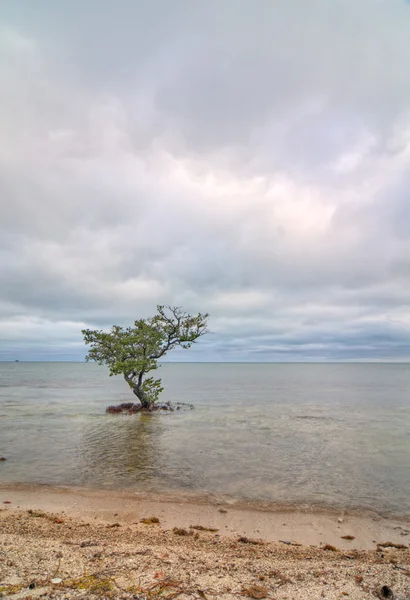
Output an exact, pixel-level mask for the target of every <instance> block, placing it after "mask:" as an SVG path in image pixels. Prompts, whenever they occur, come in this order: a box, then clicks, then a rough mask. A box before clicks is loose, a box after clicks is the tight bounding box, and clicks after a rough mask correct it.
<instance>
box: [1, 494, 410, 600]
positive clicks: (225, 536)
mask: <svg viewBox="0 0 410 600" xmlns="http://www.w3.org/2000/svg"><path fill="white" fill-rule="evenodd" d="M147 517H156V518H157V519H158V520H159V523H143V522H141V520H142V519H144V518H147ZM207 529H217V530H218V531H209V530H207ZM344 535H350V536H354V539H353V540H350V541H349V540H346V539H342V536H344ZM386 542H390V543H391V544H393V546H391V545H387V546H385V545H380V544H386ZM409 543H410V523H408V522H405V521H401V520H399V519H388V518H383V517H381V516H377V515H372V514H370V513H368V514H342V513H340V512H332V511H325V510H318V509H315V510H314V509H309V508H305V509H302V508H300V507H299V508H298V509H297V510H295V509H294V508H292V507H277V508H276V509H275V510H272V509H270V510H266V508H265V509H264V508H263V507H262V508H261V507H259V508H256V507H250V506H246V505H240V504H239V503H236V504H232V503H229V504H226V503H225V504H221V503H217V504H212V503H210V502H205V501H202V502H201V501H199V500H197V501H195V502H194V501H193V500H192V499H191V498H181V497H167V498H165V497H163V496H153V495H148V494H135V493H129V492H121V493H119V492H118V493H116V492H106V491H95V490H83V489H81V490H80V489H62V488H51V487H47V486H23V485H17V486H14V485H13V486H11V485H0V595H1V594H2V595H3V597H6V598H11V599H16V600H21V599H23V598H24V599H26V600H28V599H30V600H34V598H40V597H42V598H47V599H48V598H50V599H52V598H55V599H56V600H57V599H58V600H63V599H69V600H71V599H75V598H87V599H88V598H89V599H93V598H122V599H123V600H128V599H134V600H135V599H136V598H138V599H140V600H143V599H145V598H159V597H161V598H169V599H173V598H177V597H178V598H181V599H182V600H183V599H184V598H201V599H202V600H204V599H205V600H211V599H215V598H224V599H225V598H226V600H231V599H233V598H238V597H250V598H264V597H266V598H271V599H278V600H279V599H286V598H287V599H288V600H290V599H293V598H301V599H302V598H303V599H316V598H317V599H319V598H328V599H334V598H344V597H350V598H357V599H364V598H374V597H378V594H379V593H380V590H381V588H382V586H388V587H390V588H391V589H392V590H393V592H394V594H395V597H396V598H397V599H407V598H409V599H410V550H409ZM299 544H300V545H299ZM377 544H379V545H377ZM394 544H396V545H397V546H399V547H395V546H394Z"/></svg>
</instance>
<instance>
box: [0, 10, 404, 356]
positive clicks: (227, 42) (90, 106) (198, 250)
mask: <svg viewBox="0 0 410 600" xmlns="http://www.w3.org/2000/svg"><path fill="white" fill-rule="evenodd" d="M0 203H1V219H0V359H11V360H14V359H20V360H36V359H37V360H82V359H83V358H84V354H85V347H84V345H83V342H82V338H81V333H80V330H81V329H82V328H83V327H84V326H88V327H93V326H96V327H99V328H105V327H109V326H110V325H112V324H113V323H116V324H117V323H118V324H129V323H131V322H132V321H133V320H134V319H136V318H140V317H144V316H149V315H150V314H152V313H153V312H154V311H155V307H156V304H158V303H164V304H173V305H182V306H183V307H184V308H186V309H187V310H189V311H191V312H197V311H202V312H206V311H207V312H210V313H211V315H212V317H211V322H210V326H211V330H212V332H213V334H212V335H211V336H208V337H207V338H206V339H205V338H204V339H203V340H201V343H199V344H198V345H197V346H196V347H195V349H192V350H191V351H190V352H186V353H183V354H177V356H176V358H178V359H184V360H221V361H223V360H227V361H234V360H252V361H269V360H290V361H299V360H408V359H409V358H410V4H409V3H408V2H406V1H405V0H360V1H358V0H331V1H330V0H309V1H307V0H275V1H274V0H266V1H265V0H258V1H255V0H246V1H243V0H222V1H221V0H203V1H199V0H198V1H192V0H185V1H182V0H181V1H180V0H172V2H169V1H167V0H161V1H160V0H115V1H114V0H109V1H108V0H105V1H104V0H87V1H86V2H84V1H83V0H70V1H67V2H65V1H64V2H63V1H61V2H55V1H54V0H48V1H46V0H36V1H35V2H33V0H26V1H21V0H13V1H12V2H2V3H1V7H0Z"/></svg>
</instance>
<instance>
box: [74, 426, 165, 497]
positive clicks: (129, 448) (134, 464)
mask: <svg viewBox="0 0 410 600" xmlns="http://www.w3.org/2000/svg"><path fill="white" fill-rule="evenodd" d="M163 427H164V426H163V423H162V422H161V420H160V419H158V418H155V416H154V418H153V417H152V416H151V415H143V414H140V415H133V416H126V417H122V416H116V417H106V418H104V419H100V420H99V422H98V426H94V427H91V428H90V429H88V430H87V431H85V432H84V435H83V437H82V439H81V441H80V444H79V445H78V448H77V451H78V453H79V464H78V465H77V467H76V468H78V469H79V470H80V472H82V473H83V481H82V482H81V483H82V484H86V483H89V482H90V481H92V482H93V483H94V484H98V483H100V484H101V485H104V486H115V485H116V484H117V485H121V480H122V479H124V480H126V481H127V484H128V485H130V484H131V485H132V483H133V482H134V483H138V482H144V483H145V482H148V481H150V480H152V479H153V478H155V477H156V476H158V475H159V473H161V471H163V470H164V468H165V464H164V460H163V457H162V449H161V433H162V430H163Z"/></svg>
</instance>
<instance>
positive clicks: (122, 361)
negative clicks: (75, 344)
mask: <svg viewBox="0 0 410 600" xmlns="http://www.w3.org/2000/svg"><path fill="white" fill-rule="evenodd" d="M208 317H209V315H208V313H205V314H201V313H198V314H197V315H196V316H191V315H190V314H188V313H186V312H184V311H183V310H182V309H181V308H180V307H177V306H176V307H171V306H161V305H159V306H157V314H156V315H155V316H154V317H151V318H149V319H138V320H137V321H135V322H134V326H133V327H127V328H125V329H124V328H123V327H120V326H119V325H113V326H112V327H111V330H110V331H109V332H108V333H106V332H104V331H101V330H98V329H83V330H82V334H83V336H84V341H85V343H86V344H88V345H89V346H90V349H89V351H88V354H87V356H86V360H87V361H89V360H93V361H95V362H96V363H98V364H99V365H107V366H108V367H109V369H110V377H111V376H112V375H123V376H124V379H125V381H126V382H127V383H128V385H129V386H130V388H131V389H132V391H133V392H134V394H135V395H136V396H137V398H138V400H139V401H140V403H141V410H147V411H151V410H153V409H154V408H155V404H156V402H157V400H158V396H159V394H160V393H161V392H162V390H163V388H162V387H161V380H160V379H154V378H153V377H148V378H146V375H147V373H149V372H150V371H154V370H156V369H158V360H159V359H160V358H162V357H163V356H165V354H166V353H167V352H168V351H169V350H173V349H174V348H176V347H177V346H180V347H181V348H185V349H187V348H190V347H191V345H192V344H194V343H195V342H196V340H197V339H198V338H200V337H201V336H203V335H205V334H206V333H208V329H207V322H208Z"/></svg>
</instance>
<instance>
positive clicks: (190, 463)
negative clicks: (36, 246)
mask: <svg viewBox="0 0 410 600" xmlns="http://www.w3.org/2000/svg"><path fill="white" fill-rule="evenodd" d="M157 373H158V375H159V376H161V377H162V380H163V385H164V387H165V390H164V392H163V394H162V396H161V400H163V401H168V400H169V401H171V402H187V403H192V404H193V405H194V407H195V408H194V409H193V410H187V411H177V412H174V413H169V414H168V413H166V414H154V415H133V416H123V415H120V416H118V415H107V414H106V413H105V409H106V407H107V406H108V405H110V404H117V403H120V402H127V401H133V400H134V399H135V398H134V396H133V395H132V393H131V392H130V390H129V389H128V387H127V385H126V383H125V382H124V380H123V379H121V378H120V377H111V378H110V377H109V376H108V371H107V369H105V368H104V367H99V366H98V365H95V364H87V363H44V362H43V363H24V362H20V363H0V456H4V457H6V458H7V460H6V461H4V462H0V481H2V482H20V483H23V482H24V483H40V484H50V485H63V486H81V487H90V488H102V489H130V490H135V491H152V492H159V493H169V492H173V493H179V492H181V493H194V494H197V495H201V494H204V495H209V494H211V495H213V496H215V497H217V498H218V497H221V498H224V499H227V498H228V499H229V498H232V499H239V500H247V501H251V502H255V503H264V505H266V503H272V504H274V503H280V504H289V505H303V506H324V507H337V508H341V509H353V508H362V509H372V510H376V511H380V512H383V513H386V514H391V515H401V516H410V365H408V364H390V363H389V364H350V363H349V364H316V363H315V364H295V363H287V364H283V363H274V364H271V363H263V364H255V363H240V364H239V363H225V364H224V363H166V364H163V365H162V366H161V368H160V370H159V371H157Z"/></svg>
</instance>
